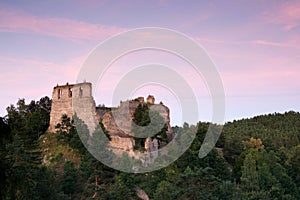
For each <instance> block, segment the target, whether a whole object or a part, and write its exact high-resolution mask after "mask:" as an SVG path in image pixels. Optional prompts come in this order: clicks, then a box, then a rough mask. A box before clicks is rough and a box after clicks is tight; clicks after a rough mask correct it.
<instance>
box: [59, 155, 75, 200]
mask: <svg viewBox="0 0 300 200" xmlns="http://www.w3.org/2000/svg"><path fill="white" fill-rule="evenodd" d="M76 182H77V170H76V168H75V166H74V163H73V162H71V161H67V162H66V163H65V164H64V173H63V179H62V182H61V189H62V191H63V192H64V193H65V194H68V195H71V194H73V193H74V192H75V189H76Z"/></svg>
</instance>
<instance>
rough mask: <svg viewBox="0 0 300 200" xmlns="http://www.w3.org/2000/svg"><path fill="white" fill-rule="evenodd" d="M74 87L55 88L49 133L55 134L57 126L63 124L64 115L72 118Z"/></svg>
mask: <svg viewBox="0 0 300 200" xmlns="http://www.w3.org/2000/svg"><path fill="white" fill-rule="evenodd" d="M73 87H74V85H69V84H66V85H62V86H59V85H57V86H55V87H54V88H53V92H52V106H51V113H50V125H49V128H48V132H53V133H54V132H55V126H56V125H57V124H58V123H60V122H61V117H62V115H63V114H66V115H68V116H69V117H72V113H73V111H72V95H73Z"/></svg>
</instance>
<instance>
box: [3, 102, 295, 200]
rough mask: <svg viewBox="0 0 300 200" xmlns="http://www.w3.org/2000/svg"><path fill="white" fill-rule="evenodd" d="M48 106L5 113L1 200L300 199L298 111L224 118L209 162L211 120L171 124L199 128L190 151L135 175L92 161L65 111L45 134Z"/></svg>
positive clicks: (10, 109) (16, 108) (22, 106)
mask: <svg viewBox="0 0 300 200" xmlns="http://www.w3.org/2000/svg"><path fill="white" fill-rule="evenodd" d="M50 109H51V100H50V99H49V98H48V97H44V98H41V99H40V100H39V101H31V102H30V103H29V104H26V103H25V100H24V99H20V100H19V101H18V103H17V105H11V106H9V107H8V108H7V116H5V117H3V118H0V199H114V200H115V199H141V198H143V199H147V197H148V198H149V199H166V200H168V199H300V144H299V140H300V113H298V112H293V111H290V112H286V113H284V114H279V113H275V114H269V115H263V116H257V117H254V118H251V119H242V120H237V121H233V122H229V123H226V124H225V125H224V127H223V131H222V134H221V136H220V138H219V140H218V143H217V144H216V148H215V149H214V150H213V151H211V152H210V153H209V154H208V155H207V156H206V157H205V158H203V159H200V158H199V157H198V153H199V149H200V147H201V143H202V141H203V139H204V137H205V135H206V132H207V129H208V127H209V125H210V124H209V123H205V122H199V123H198V124H197V125H196V126H195V125H188V124H186V123H185V124H184V125H183V126H182V127H173V131H174V132H176V133H179V134H184V133H188V132H189V131H191V130H197V135H196V138H195V139H194V141H193V143H192V145H191V146H190V148H189V149H188V150H187V151H186V152H185V153H184V154H183V155H182V156H181V157H180V158H179V159H178V160H177V161H175V162H174V163H172V164H171V165H169V166H168V167H165V168H163V169H161V170H158V171H154V172H149V173H146V174H129V173H123V172H119V171H116V170H114V169H111V168H109V167H107V166H105V165H103V164H102V163H100V162H99V161H97V160H96V159H94V158H93V157H92V156H91V155H90V154H89V153H88V152H87V150H86V149H85V148H84V147H83V145H82V143H81V141H80V139H79V137H78V134H77V131H76V128H75V126H74V123H73V121H72V120H71V119H70V118H68V117H67V116H62V121H61V123H59V124H58V126H57V132H56V133H54V134H53V133H46V132H45V131H46V130H47V127H48V125H49V113H50ZM100 125H101V124H100ZM214 126H215V125H214ZM102 128H103V126H102ZM105 131H106V130H105Z"/></svg>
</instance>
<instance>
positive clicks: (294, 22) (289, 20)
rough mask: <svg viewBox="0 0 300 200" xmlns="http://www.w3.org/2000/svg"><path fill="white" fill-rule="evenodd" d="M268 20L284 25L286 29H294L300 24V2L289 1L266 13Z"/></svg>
mask: <svg viewBox="0 0 300 200" xmlns="http://www.w3.org/2000/svg"><path fill="white" fill-rule="evenodd" d="M265 17H266V20H267V22H269V23H273V24H280V25H283V27H284V29H285V30H292V29H294V28H296V27H298V26H299V25H300V2H299V1H292V2H287V3H285V4H283V5H281V6H280V7H278V8H277V9H275V10H272V12H268V13H266V15H265Z"/></svg>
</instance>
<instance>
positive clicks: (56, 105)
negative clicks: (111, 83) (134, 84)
mask: <svg viewBox="0 0 300 200" xmlns="http://www.w3.org/2000/svg"><path fill="white" fill-rule="evenodd" d="M149 97H150V98H149ZM149 97H148V98H147V101H148V102H147V103H148V106H149V109H151V110H156V111H158V112H159V113H160V115H161V116H162V117H163V118H164V120H165V122H166V124H167V126H168V132H169V133H171V126H170V111H169V108H168V107H167V106H164V105H162V104H154V97H153V96H149ZM138 99H139V101H125V102H121V104H120V105H119V107H118V108H108V107H97V108H96V104H95V101H94V98H93V96H92V84H91V83H88V82H84V83H79V84H66V85H62V86H58V85H57V86H56V87H54V88H53V93H52V108H51V113H50V126H49V128H48V131H49V132H55V126H56V125H57V124H58V123H60V122H61V117H62V115H63V114H67V115H68V116H69V117H70V118H72V117H73V113H76V115H77V117H78V118H79V119H81V120H82V121H84V123H85V124H86V125H87V126H88V128H89V131H90V134H91V135H92V134H93V132H94V130H95V128H96V126H97V125H98V124H99V121H100V120H102V123H103V125H104V127H105V128H106V130H107V131H108V132H109V134H110V136H111V141H110V144H109V145H110V146H111V147H113V148H116V149H122V150H126V151H133V148H134V146H135V141H134V138H133V136H134V135H133V133H132V132H131V130H132V120H133V118H134V112H135V110H136V108H137V107H138V105H139V104H140V103H144V104H146V103H145V102H144V98H142V97H139V98H138ZM149 99H150V102H149ZM157 146H158V144H157V141H156V140H155V141H151V140H149V139H147V142H146V146H145V147H146V149H147V151H155V150H156V149H157V148H158V147H157Z"/></svg>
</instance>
